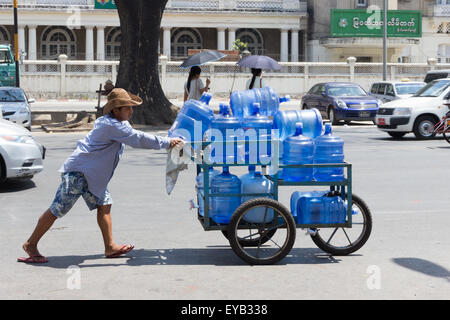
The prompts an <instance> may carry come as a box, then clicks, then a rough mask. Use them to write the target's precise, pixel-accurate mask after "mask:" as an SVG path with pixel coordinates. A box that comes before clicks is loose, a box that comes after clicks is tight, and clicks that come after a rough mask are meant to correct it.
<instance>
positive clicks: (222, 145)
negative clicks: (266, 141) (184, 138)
mask: <svg viewBox="0 0 450 320" xmlns="http://www.w3.org/2000/svg"><path fill="white" fill-rule="evenodd" d="M221 111H222V113H221V114H219V115H218V116H216V117H215V118H214V120H213V121H212V122H211V128H210V129H208V130H207V131H206V133H205V137H206V139H207V141H213V143H212V144H211V145H210V146H209V147H208V148H207V156H208V154H210V155H211V160H212V161H213V162H214V163H220V164H224V163H226V164H236V163H238V162H239V161H240V160H241V158H242V156H243V151H242V148H243V145H242V144H238V143H237V142H238V141H240V140H242V133H243V131H242V130H240V129H241V121H240V120H239V119H238V118H236V117H232V116H231V115H230V107H229V106H228V105H225V104H222V106H221Z"/></svg>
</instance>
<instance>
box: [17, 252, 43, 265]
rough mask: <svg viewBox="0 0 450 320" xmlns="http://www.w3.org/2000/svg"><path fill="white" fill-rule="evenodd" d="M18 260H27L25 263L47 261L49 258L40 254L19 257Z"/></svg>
mask: <svg viewBox="0 0 450 320" xmlns="http://www.w3.org/2000/svg"><path fill="white" fill-rule="evenodd" d="M17 262H25V263H47V262H48V259H47V258H46V257H44V256H41V255H40V254H38V255H36V256H30V257H28V258H25V257H20V258H17Z"/></svg>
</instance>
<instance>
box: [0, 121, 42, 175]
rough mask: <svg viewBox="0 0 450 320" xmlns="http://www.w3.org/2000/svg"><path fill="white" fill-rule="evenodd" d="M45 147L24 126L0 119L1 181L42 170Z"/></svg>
mask: <svg viewBox="0 0 450 320" xmlns="http://www.w3.org/2000/svg"><path fill="white" fill-rule="evenodd" d="M44 158H45V148H44V146H42V145H41V144H39V143H38V142H36V141H35V140H34V138H33V137H32V135H31V133H30V132H29V131H27V130H26V129H24V128H23V127H21V126H19V125H17V124H15V123H12V122H10V121H6V120H3V119H0V182H3V181H5V180H6V179H15V178H26V179H31V178H33V176H34V175H35V174H37V173H39V172H41V171H42V170H43V169H44V167H43V161H42V160H43V159H44Z"/></svg>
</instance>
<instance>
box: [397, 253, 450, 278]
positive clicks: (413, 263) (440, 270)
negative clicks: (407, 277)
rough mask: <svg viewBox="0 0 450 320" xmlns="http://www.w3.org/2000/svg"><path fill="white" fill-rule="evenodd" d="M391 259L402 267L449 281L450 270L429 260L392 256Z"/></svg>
mask: <svg viewBox="0 0 450 320" xmlns="http://www.w3.org/2000/svg"><path fill="white" fill-rule="evenodd" d="M392 261H393V262H395V263H396V264H398V265H400V266H402V267H404V268H407V269H410V270H413V271H416V272H420V273H423V274H425V275H427V276H430V277H435V278H442V279H445V280H447V281H448V282H450V271H449V270H447V269H446V268H445V267H442V266H440V265H438V264H436V263H433V262H431V261H428V260H423V259H419V258H393V259H392Z"/></svg>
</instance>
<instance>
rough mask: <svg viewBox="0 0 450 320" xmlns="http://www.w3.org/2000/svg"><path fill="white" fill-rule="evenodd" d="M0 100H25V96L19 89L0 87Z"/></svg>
mask: <svg viewBox="0 0 450 320" xmlns="http://www.w3.org/2000/svg"><path fill="white" fill-rule="evenodd" d="M0 101H5V102H23V101H25V96H24V94H23V91H22V90H20V89H15V88H13V89H1V90H0Z"/></svg>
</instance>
